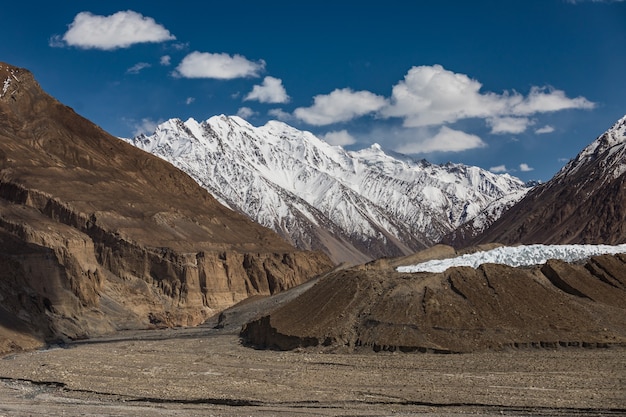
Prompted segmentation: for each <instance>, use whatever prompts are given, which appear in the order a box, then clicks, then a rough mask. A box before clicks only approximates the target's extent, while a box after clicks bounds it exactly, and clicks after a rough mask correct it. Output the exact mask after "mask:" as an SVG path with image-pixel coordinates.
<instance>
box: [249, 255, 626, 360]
mask: <svg viewBox="0 0 626 417" xmlns="http://www.w3.org/2000/svg"><path fill="white" fill-rule="evenodd" d="M438 252H441V251H438ZM242 337H243V339H244V341H245V342H246V343H247V344H249V345H252V346H256V347H260V348H271V349H294V348H297V347H311V346H316V347H318V348H320V349H325V348H327V349H332V350H336V349H340V350H347V351H354V350H359V349H373V350H375V351H380V350H387V351H404V352H412V351H419V352H427V351H428V352H440V353H453V352H469V351H477V350H485V349H495V350H498V349H505V348H525V347H547V348H559V347H568V346H581V347H609V346H611V345H623V344H625V343H626V255H623V254H622V255H615V256H611V255H602V256H597V257H593V258H591V259H589V260H588V261H587V262H586V263H585V264H584V265H582V264H568V263H566V262H563V261H557V260H550V261H548V262H547V263H546V264H544V265H541V266H536V267H533V268H513V267H509V266H505V265H497V264H484V265H482V266H480V267H479V268H477V269H474V268H470V267H456V268H450V269H448V270H447V271H445V272H443V273H413V274H407V273H399V272H396V271H395V270H394V269H391V268H382V269H378V270H377V269H375V268H369V269H366V268H360V269H356V268H355V269H350V270H344V271H340V272H336V273H332V274H329V275H328V276H326V277H324V278H322V279H321V280H320V281H319V282H318V283H317V284H316V285H315V286H313V287H312V288H311V289H310V290H308V291H306V292H304V293H303V294H301V295H300V296H299V297H297V298H295V299H294V300H292V301H290V302H289V303H286V304H285V305H282V306H280V307H279V308H277V309H275V310H273V311H271V312H269V313H268V314H266V315H264V316H262V317H260V318H259V319H256V320H254V321H252V322H250V323H248V324H247V325H246V326H245V327H244V329H243V331H242Z"/></svg>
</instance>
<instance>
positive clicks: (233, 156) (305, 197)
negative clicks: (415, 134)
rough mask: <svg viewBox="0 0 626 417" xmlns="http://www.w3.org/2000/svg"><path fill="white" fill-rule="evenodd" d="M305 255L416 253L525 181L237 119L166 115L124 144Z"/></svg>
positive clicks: (361, 257) (353, 258)
mask: <svg viewBox="0 0 626 417" xmlns="http://www.w3.org/2000/svg"><path fill="white" fill-rule="evenodd" d="M127 140H128V142H130V143H132V144H134V145H135V146H137V147H139V148H141V149H144V150H146V151H148V152H151V153H153V154H155V155H158V156H160V157H162V158H164V159H166V160H168V161H170V162H171V163H172V164H174V165H176V166H177V167H179V168H180V169H182V170H183V171H185V172H187V173H188V174H189V175H190V176H191V177H193V178H194V179H195V180H196V181H197V182H198V183H199V184H201V185H202V186H203V187H205V188H206V189H207V190H209V191H210V192H211V194H213V195H214V196H215V197H216V198H218V199H219V200H220V201H222V202H223V203H224V204H226V205H227V206H229V207H231V208H232V209H234V210H237V211H240V212H242V213H245V214H247V215H248V216H249V217H250V218H252V219H253V220H255V221H257V222H259V223H261V224H262V225H265V226H267V227H270V228H272V229H274V230H275V231H277V232H278V233H279V234H280V235H282V236H283V237H285V238H286V239H287V240H288V241H290V242H291V243H293V244H294V245H295V246H297V247H299V248H301V249H318V250H323V251H325V252H326V253H327V254H329V256H331V258H333V259H334V260H335V261H336V262H342V261H347V262H350V263H359V262H363V261H367V260H371V259H374V258H379V257H387V256H399V255H405V254H409V253H413V252H415V251H416V250H419V249H423V248H425V247H427V246H430V245H432V244H433V243H435V242H437V241H438V240H439V239H440V238H441V237H442V236H443V235H444V234H446V233H448V232H450V231H451V230H453V229H455V228H456V227H457V226H459V225H460V224H462V223H464V222H465V221H466V220H468V219H470V218H472V217H474V216H475V215H476V214H478V213H479V212H480V211H481V209H483V208H484V207H485V206H487V205H489V204H490V203H493V202H494V201H495V200H497V199H499V198H501V197H503V196H505V195H509V194H511V193H520V192H524V191H525V190H526V188H525V187H524V184H523V183H522V182H521V181H519V180H518V179H516V178H513V177H511V176H509V175H495V174H493V173H490V172H488V171H485V170H482V169H480V168H477V167H469V166H464V165H458V164H446V165H433V164H430V163H428V162H426V161H424V160H422V161H416V160H413V159H410V158H408V157H406V156H400V155H390V154H388V153H385V152H384V151H383V150H382V149H381V148H380V146H378V145H373V146H372V147H371V148H369V149H364V150H361V151H358V152H347V151H345V150H344V149H342V148H340V147H336V146H331V145H329V144H327V143H325V142H323V141H322V140H320V139H318V138H317V137H315V136H314V135H313V134H311V133H309V132H303V131H299V130H297V129H295V128H293V127H291V126H288V125H286V124H284V123H281V122H276V121H272V122H269V123H267V124H266V125H265V126H261V127H254V126H252V125H250V124H249V123H247V122H246V121H244V120H243V119H241V118H239V117H226V116H215V117H212V118H210V119H208V120H206V121H204V122H201V123H199V122H197V121H195V120H193V119H189V120H187V121H186V122H183V121H181V120H179V119H171V120H168V121H167V122H165V123H162V124H161V125H159V126H158V127H157V129H156V131H155V132H154V134H152V135H150V136H144V135H141V136H138V137H135V138H133V139H127Z"/></svg>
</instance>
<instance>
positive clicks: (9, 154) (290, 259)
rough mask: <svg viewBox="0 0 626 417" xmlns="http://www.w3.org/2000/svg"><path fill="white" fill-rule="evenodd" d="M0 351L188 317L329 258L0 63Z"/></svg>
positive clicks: (309, 271)
mask: <svg viewBox="0 0 626 417" xmlns="http://www.w3.org/2000/svg"><path fill="white" fill-rule="evenodd" d="M0 82H3V83H2V90H1V94H0V353H2V352H6V351H10V350H15V349H18V348H29V347H33V346H36V345H38V344H41V343H42V342H43V341H45V340H50V339H54V338H81V337H88V336H90V335H94V334H101V333H105V332H109V331H113V330H116V329H120V328H139V327H147V326H151V325H152V326H154V325H163V326H171V325H194V324H198V323H200V322H202V321H203V320H204V319H206V318H207V317H208V316H209V315H211V314H213V313H215V312H216V311H218V310H221V309H223V308H225V307H228V306H230V305H232V304H234V303H236V302H238V301H240V300H242V299H243V298H246V297H248V296H249V295H253V294H271V293H275V292H278V291H281V290H283V289H286V288H289V287H292V286H294V285H297V284H300V283H302V282H304V281H306V280H308V279H309V278H310V277H312V276H314V275H316V274H318V273H320V272H322V271H325V270H327V269H329V268H330V267H331V262H330V261H329V259H328V258H327V257H326V256H325V255H322V254H320V253H310V252H302V251H297V250H295V249H294V248H292V247H291V246H290V245H288V244H287V243H286V242H284V241H283V240H282V239H280V238H279V237H278V236H277V235H276V234H275V233H273V232H272V231H270V230H268V229H265V228H263V227H260V226H259V225H257V224H255V223H254V222H252V221H250V220H248V219H247V218H245V217H244V216H242V215H239V214H237V213H234V212H232V211H231V210H228V209H226V208H224V207H223V206H222V205H220V204H219V203H218V202H217V201H216V200H215V199H213V198H212V197H211V196H210V195H209V194H208V193H207V192H206V191H205V190H203V189H202V188H200V187H199V186H198V185H197V184H196V183H195V182H194V181H193V180H192V179H191V178H190V177H188V176H187V175H186V174H184V173H182V172H181V171H179V170H177V169H176V168H174V167H173V166H171V165H170V164H168V163H167V162H165V161H162V160H161V159H158V158H156V157H153V156H151V155H149V154H147V153H145V152H143V151H140V150H139V149H136V148H134V147H133V146H131V145H128V144H126V143H124V142H123V141H121V140H119V139H117V138H114V137H112V136H111V135H109V134H107V133H106V132H104V131H103V130H101V129H100V128H98V127H97V126H95V125H94V124H92V123H91V122H89V121H88V120H86V119H84V118H82V117H80V116H79V115H77V114H76V113H75V112H74V111H73V110H72V109H70V108H68V107H66V106H64V105H62V104H61V103H59V102H58V101H56V100H55V99H53V98H52V97H50V96H49V95H47V94H46V93H44V92H43V91H42V90H41V89H40V87H39V85H38V84H37V83H36V81H35V80H34V78H33V76H32V74H31V73H29V72H28V71H26V70H24V69H19V68H15V67H12V66H10V65H7V64H3V63H0Z"/></svg>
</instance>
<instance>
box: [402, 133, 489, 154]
mask: <svg viewBox="0 0 626 417" xmlns="http://www.w3.org/2000/svg"><path fill="white" fill-rule="evenodd" d="M486 146H487V144H486V143H485V142H483V140H482V139H481V138H479V137H478V136H476V135H472V134H469V133H465V132H462V131H460V130H454V129H450V128H449V127H447V126H442V127H441V129H439V132H438V133H437V134H436V135H435V136H432V137H430V138H428V139H425V140H416V141H414V142H411V143H406V144H404V145H401V146H399V147H397V148H396V151H398V152H400V153H405V154H417V153H432V152H460V151H466V150H469V149H475V148H484V147H486Z"/></svg>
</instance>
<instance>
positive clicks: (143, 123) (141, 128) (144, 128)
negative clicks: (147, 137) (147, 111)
mask: <svg viewBox="0 0 626 417" xmlns="http://www.w3.org/2000/svg"><path fill="white" fill-rule="evenodd" d="M162 122H163V121H162V120H161V121H154V120H152V119H150V118H149V117H144V118H143V119H141V120H140V121H138V122H137V121H132V122H131V125H132V128H133V135H135V136H138V135H141V134H152V133H154V131H155V130H156V128H157V126H158V125H159V123H162Z"/></svg>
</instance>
